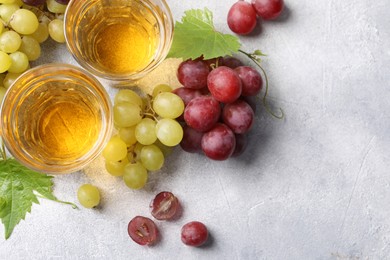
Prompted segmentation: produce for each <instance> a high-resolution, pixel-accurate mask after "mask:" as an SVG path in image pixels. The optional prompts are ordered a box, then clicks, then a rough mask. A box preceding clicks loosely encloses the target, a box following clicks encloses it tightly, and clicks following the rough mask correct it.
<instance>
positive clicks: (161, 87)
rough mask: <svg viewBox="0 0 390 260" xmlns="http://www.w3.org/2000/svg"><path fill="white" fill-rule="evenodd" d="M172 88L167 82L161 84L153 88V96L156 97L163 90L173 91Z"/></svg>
mask: <svg viewBox="0 0 390 260" xmlns="http://www.w3.org/2000/svg"><path fill="white" fill-rule="evenodd" d="M171 91H172V88H171V87H170V86H169V85H167V84H160V85H157V86H155V87H154V88H153V93H152V97H153V98H155V97H156V96H157V95H158V94H160V93H162V92H171Z"/></svg>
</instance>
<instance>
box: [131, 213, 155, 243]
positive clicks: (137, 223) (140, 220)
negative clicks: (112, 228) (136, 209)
mask: <svg viewBox="0 0 390 260" xmlns="http://www.w3.org/2000/svg"><path fill="white" fill-rule="evenodd" d="M127 231H128V233H129V236H130V238H131V239H133V241H134V242H136V243H137V244H140V245H143V246H144V245H152V244H154V243H155V242H156V240H157V236H158V230H157V227H156V224H154V222H153V220H151V219H149V218H146V217H142V216H136V217H134V218H133V219H132V220H131V221H130V222H129V225H128V227H127Z"/></svg>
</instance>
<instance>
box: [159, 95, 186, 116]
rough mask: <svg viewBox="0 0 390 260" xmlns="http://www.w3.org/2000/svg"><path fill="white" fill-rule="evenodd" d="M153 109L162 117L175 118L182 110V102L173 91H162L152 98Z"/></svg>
mask: <svg viewBox="0 0 390 260" xmlns="http://www.w3.org/2000/svg"><path fill="white" fill-rule="evenodd" d="M153 110H154V111H155V112H156V113H157V114H158V115H159V116H161V117H163V118H177V117H179V116H180V115H181V114H183V112H184V102H183V100H182V99H181V98H180V97H179V96H178V95H176V94H174V93H171V92H162V93H160V94H158V95H157V96H156V97H155V98H154V100H153Z"/></svg>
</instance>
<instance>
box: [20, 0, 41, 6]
mask: <svg viewBox="0 0 390 260" xmlns="http://www.w3.org/2000/svg"><path fill="white" fill-rule="evenodd" d="M23 3H25V4H26V5H30V6H39V5H43V4H44V3H46V0H23Z"/></svg>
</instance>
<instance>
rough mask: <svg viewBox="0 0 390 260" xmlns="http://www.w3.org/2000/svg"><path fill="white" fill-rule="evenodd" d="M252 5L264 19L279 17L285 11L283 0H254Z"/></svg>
mask: <svg viewBox="0 0 390 260" xmlns="http://www.w3.org/2000/svg"><path fill="white" fill-rule="evenodd" d="M252 5H253V7H254V8H255V10H256V13H257V15H258V16H260V17H261V18H263V19H264V20H272V19H275V18H277V17H278V16H279V15H280V14H281V13H282V11H283V8H284V2H283V0H252Z"/></svg>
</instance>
